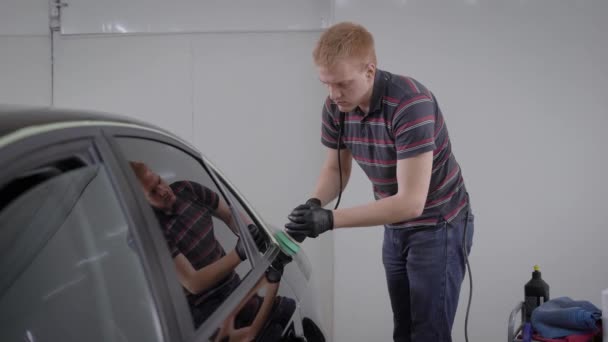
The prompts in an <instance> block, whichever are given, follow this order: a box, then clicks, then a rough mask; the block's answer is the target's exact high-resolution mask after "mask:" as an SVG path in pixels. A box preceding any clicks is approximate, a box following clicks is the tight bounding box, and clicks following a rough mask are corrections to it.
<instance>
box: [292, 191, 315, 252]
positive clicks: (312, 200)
mask: <svg viewBox="0 0 608 342" xmlns="http://www.w3.org/2000/svg"><path fill="white" fill-rule="evenodd" d="M303 205H306V206H310V207H321V200H320V199H318V198H315V197H312V198H309V199H308V201H306V203H304V204H300V205H299V206H297V207H295V208H294V209H293V210H292V211H291V214H290V215H293V214H294V212H295V211H296V210H299V209H301V207H302V206H303ZM288 234H289V236H291V237H292V238H293V239H294V240H296V241H297V242H298V243H302V241H304V239H306V235H304V234H299V233H296V232H293V231H290V232H288Z"/></svg>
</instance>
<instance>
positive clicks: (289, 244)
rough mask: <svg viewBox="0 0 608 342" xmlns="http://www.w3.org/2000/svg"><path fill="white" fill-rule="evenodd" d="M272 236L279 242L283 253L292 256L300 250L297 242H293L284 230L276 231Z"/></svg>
mask: <svg viewBox="0 0 608 342" xmlns="http://www.w3.org/2000/svg"><path fill="white" fill-rule="evenodd" d="M274 237H275V238H276V239H277V241H278V242H279V247H280V248H281V250H282V251H283V252H284V253H285V254H287V255H289V256H292V255H294V254H296V253H298V252H299V251H300V246H298V244H297V243H296V242H294V241H293V240H292V239H291V237H289V235H287V234H286V233H285V232H283V231H278V232H277V233H276V234H275V235H274Z"/></svg>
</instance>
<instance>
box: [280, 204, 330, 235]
mask: <svg viewBox="0 0 608 342" xmlns="http://www.w3.org/2000/svg"><path fill="white" fill-rule="evenodd" d="M287 218H288V219H289V220H290V221H291V222H289V223H287V224H286V225H285V228H286V230H287V233H289V234H291V235H306V236H308V237H311V238H316V237H317V236H319V234H322V233H324V232H326V231H328V230H330V229H333V228H334V215H333V212H332V211H331V210H327V209H323V208H321V207H317V206H311V205H308V204H302V205H300V206H298V207H297V208H296V209H294V210H293V211H292V212H291V215H289V216H288V217H287Z"/></svg>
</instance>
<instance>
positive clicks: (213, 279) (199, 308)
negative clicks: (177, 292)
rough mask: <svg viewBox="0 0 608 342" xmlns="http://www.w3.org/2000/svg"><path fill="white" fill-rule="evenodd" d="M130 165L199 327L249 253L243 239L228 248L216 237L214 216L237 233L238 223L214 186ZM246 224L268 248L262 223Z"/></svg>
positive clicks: (224, 294)
mask: <svg viewBox="0 0 608 342" xmlns="http://www.w3.org/2000/svg"><path fill="white" fill-rule="evenodd" d="M131 167H132V168H133V171H134V172H135V175H136V176H137V179H138V180H139V182H140V184H141V185H142V187H143V190H144V193H145V196H146V198H147V200H148V202H149V203H150V205H151V206H152V207H153V208H154V211H155V213H156V216H157V218H158V220H159V222H160V224H161V227H162V229H163V233H164V235H165V239H166V241H167V244H168V246H169V249H170V251H171V255H172V257H173V260H174V262H175V267H176V269H177V275H178V278H179V281H180V283H181V284H182V286H183V287H184V288H185V289H186V290H187V298H188V303H189V304H190V309H191V311H192V315H193V318H194V324H195V326H196V327H198V326H199V325H200V324H201V323H202V322H204V321H205V319H206V318H207V317H209V315H211V313H213V311H214V310H215V309H216V308H217V307H218V306H219V305H220V304H221V303H222V302H223V301H224V300H225V299H226V297H227V296H228V295H229V294H230V293H231V292H232V291H233V290H234V289H235V288H236V287H237V286H238V284H239V282H240V279H239V276H238V275H237V274H236V272H235V271H234V269H235V268H236V267H237V266H238V265H239V264H240V263H241V262H242V261H243V260H245V259H246V258H247V255H246V253H245V250H244V247H243V242H242V241H241V239H240V238H239V240H238V242H237V244H236V247H235V248H234V249H233V250H232V251H230V252H229V253H226V252H225V251H224V249H223V248H222V246H221V245H220V244H219V243H218V241H217V240H216V238H215V234H214V231H213V220H212V216H216V217H218V218H219V219H221V220H222V221H224V222H225V223H226V225H228V227H230V228H231V229H232V231H233V232H235V233H237V234H238V229H237V226H236V223H235V222H234V219H233V217H232V215H231V213H230V209H229V208H228V205H227V204H226V203H225V202H224V200H223V199H222V198H221V197H220V196H218V194H217V193H215V192H214V191H212V190H211V189H208V188H206V187H204V186H202V185H200V184H198V183H195V182H191V181H178V182H175V183H172V184H171V185H168V184H167V183H166V182H165V181H164V180H163V179H162V178H161V177H160V176H159V175H158V174H156V173H154V172H153V171H152V170H150V168H148V167H147V165H145V164H144V163H140V162H131ZM248 228H249V231H250V232H251V234H252V236H253V238H254V239H255V240H256V244H257V245H258V248H259V249H261V250H265V248H266V247H265V239H264V237H263V236H262V234H261V233H260V232H259V230H258V228H257V227H256V226H255V225H253V224H249V225H248Z"/></svg>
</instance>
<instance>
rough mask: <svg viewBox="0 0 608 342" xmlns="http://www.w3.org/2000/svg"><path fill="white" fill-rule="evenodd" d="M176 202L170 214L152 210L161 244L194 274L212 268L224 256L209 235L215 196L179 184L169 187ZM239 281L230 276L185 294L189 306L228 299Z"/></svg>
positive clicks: (233, 274) (193, 185)
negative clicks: (183, 260) (162, 237)
mask: <svg viewBox="0 0 608 342" xmlns="http://www.w3.org/2000/svg"><path fill="white" fill-rule="evenodd" d="M171 189H172V190H173V192H174V193H175V196H176V200H175V203H174V205H173V209H172V212H171V213H165V212H161V211H159V210H155V213H156V216H157V218H158V220H159V222H160V224H161V228H162V229H163V233H164V235H165V240H166V241H167V245H168V246H169V249H170V251H171V255H172V256H173V257H176V256H177V255H179V254H183V255H184V256H185V257H186V259H188V261H190V263H191V264H192V267H193V268H194V269H195V270H200V269H201V268H203V267H205V266H207V265H210V264H212V263H213V262H215V261H217V260H219V259H220V258H222V257H224V256H225V255H226V252H225V251H224V248H223V247H222V245H220V243H219V242H218V240H217V239H216V237H215V234H214V231H213V229H214V228H213V214H214V213H215V211H216V210H217V208H218V205H219V196H218V194H217V193H215V192H214V191H212V190H210V189H209V188H207V187H204V186H202V185H200V184H198V183H195V182H190V181H179V182H175V183H172V184H171ZM239 281H240V279H239V277H238V275H237V274H236V272H231V273H230V274H229V275H228V276H227V277H226V278H225V279H223V280H222V281H220V282H219V283H218V284H217V285H216V286H214V287H213V288H211V289H207V290H205V291H203V292H201V293H197V294H191V293H189V292H187V298H188V302H189V303H190V305H196V306H199V307H200V306H201V305H205V299H206V298H208V297H210V296H212V295H213V296H217V295H219V294H220V293H221V294H222V295H228V294H229V293H230V292H232V290H234V288H236V286H237V285H238V283H239Z"/></svg>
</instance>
